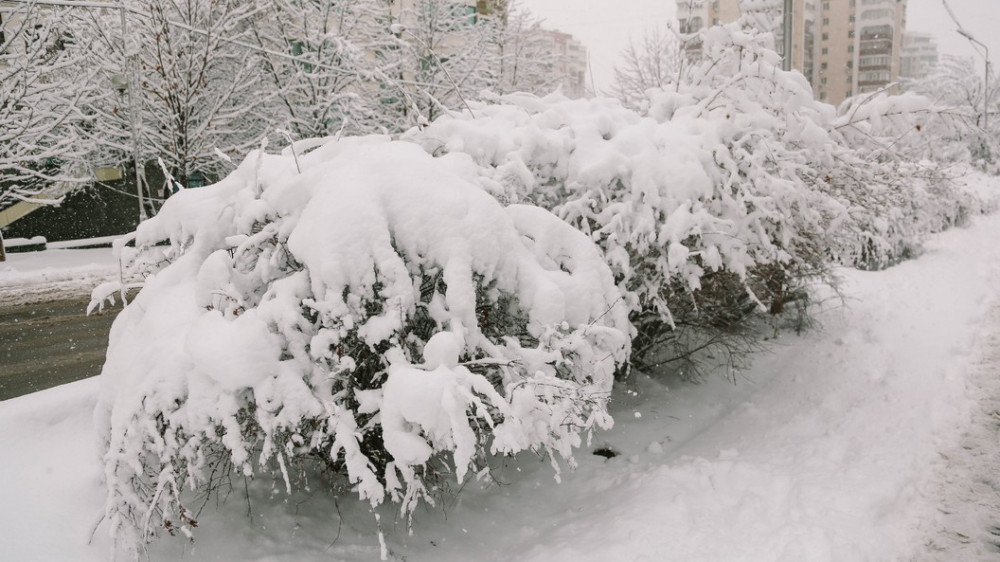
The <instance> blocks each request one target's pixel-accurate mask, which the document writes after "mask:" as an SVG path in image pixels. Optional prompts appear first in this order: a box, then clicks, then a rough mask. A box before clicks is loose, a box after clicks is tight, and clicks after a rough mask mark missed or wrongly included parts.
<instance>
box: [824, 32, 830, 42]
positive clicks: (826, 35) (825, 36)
mask: <svg viewBox="0 0 1000 562" xmlns="http://www.w3.org/2000/svg"><path fill="white" fill-rule="evenodd" d="M823 40H824V41H829V40H830V34H829V33H824V34H823Z"/></svg>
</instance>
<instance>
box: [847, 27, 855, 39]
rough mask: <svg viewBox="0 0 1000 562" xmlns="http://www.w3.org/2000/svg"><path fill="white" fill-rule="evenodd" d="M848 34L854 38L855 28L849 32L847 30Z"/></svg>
mask: <svg viewBox="0 0 1000 562" xmlns="http://www.w3.org/2000/svg"><path fill="white" fill-rule="evenodd" d="M847 36H848V37H849V38H852V39H853V38H854V30H853V29H852V30H850V31H848V32H847Z"/></svg>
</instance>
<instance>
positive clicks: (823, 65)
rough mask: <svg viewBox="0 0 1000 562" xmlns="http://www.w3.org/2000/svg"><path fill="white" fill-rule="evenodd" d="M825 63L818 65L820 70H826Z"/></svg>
mask: <svg viewBox="0 0 1000 562" xmlns="http://www.w3.org/2000/svg"><path fill="white" fill-rule="evenodd" d="M826 67H827V64H826V63H825V62H824V63H822V64H820V65H819V68H820V70H826Z"/></svg>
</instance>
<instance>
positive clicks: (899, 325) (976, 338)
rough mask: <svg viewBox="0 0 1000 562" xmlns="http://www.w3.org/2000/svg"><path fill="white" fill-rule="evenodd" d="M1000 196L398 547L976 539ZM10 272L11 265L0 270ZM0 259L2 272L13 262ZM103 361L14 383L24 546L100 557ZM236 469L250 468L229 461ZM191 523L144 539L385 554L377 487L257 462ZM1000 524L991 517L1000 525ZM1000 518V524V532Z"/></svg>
mask: <svg viewBox="0 0 1000 562" xmlns="http://www.w3.org/2000/svg"><path fill="white" fill-rule="evenodd" d="M998 240H1000V216H993V217H987V218H982V219H979V220H978V221H977V222H976V224H975V225H974V226H972V227H970V228H966V229H958V230H954V231H951V232H948V233H945V234H943V235H940V236H937V237H935V238H934V239H933V240H932V241H931V242H930V243H929V244H928V245H927V251H926V253H925V254H924V255H922V256H921V257H920V258H919V259H917V260H914V261H911V262H907V263H904V264H901V265H899V266H897V267H894V268H892V269H890V270H887V271H884V272H878V273H865V272H856V271H845V272H844V293H845V295H846V296H847V303H846V306H839V303H837V302H836V301H830V302H829V303H828V305H827V310H826V311H825V312H823V313H822V316H821V320H822V323H823V330H822V331H821V332H816V333H811V334H808V335H805V336H802V337H799V336H795V335H791V334H786V335H782V336H781V337H780V338H778V339H777V340H776V342H775V345H774V348H773V349H772V352H771V353H768V354H764V355H761V356H759V357H758V358H757V359H756V361H755V363H754V365H753V367H752V368H751V369H750V370H749V371H747V372H745V373H742V378H741V380H739V381H738V384H736V385H732V384H729V383H727V382H726V381H724V380H722V379H721V378H712V379H709V380H706V381H704V382H702V383H701V384H691V383H685V382H682V381H676V380H667V379H666V378H664V377H647V376H641V375H640V376H636V377H635V380H634V381H633V382H632V383H631V384H630V385H624V386H622V387H621V388H619V389H618V390H617V391H616V396H615V397H616V401H615V404H614V406H613V414H614V415H615V419H616V422H617V423H616V426H615V428H614V429H613V430H611V431H609V432H606V433H603V434H601V435H599V436H598V437H597V439H596V440H595V442H594V444H593V446H592V447H591V448H596V447H598V446H605V445H606V446H609V447H611V448H613V449H615V450H617V451H619V452H620V453H621V455H620V456H618V457H615V458H612V459H608V460H605V459H604V458H602V457H599V456H594V455H590V454H587V452H586V451H582V452H581V453H580V467H579V469H578V470H577V471H576V472H574V473H564V475H563V482H562V484H556V483H555V482H554V481H553V479H552V471H551V469H550V468H549V467H548V466H547V461H544V460H542V459H537V458H533V457H530V456H522V457H519V458H517V459H511V460H509V461H508V462H507V463H506V466H498V467H497V469H496V470H495V472H494V475H495V478H496V481H497V482H496V483H492V484H490V485H488V486H481V485H478V484H474V485H469V486H467V487H466V489H465V490H464V491H463V493H462V494H461V495H460V496H458V497H457V498H453V499H443V500H442V501H439V502H438V505H437V507H436V508H427V509H426V510H424V511H422V512H420V513H418V514H417V518H416V523H415V525H414V530H413V534H412V535H409V534H408V533H407V532H406V527H405V524H404V523H403V522H401V521H396V520H395V518H394V514H393V513H392V512H391V511H385V512H382V514H381V515H382V522H383V528H384V529H385V531H386V540H387V542H388V547H389V550H390V558H394V559H398V560H408V561H411V562H414V561H424V560H427V561H430V560H434V561H435V562H438V561H440V562H447V561H458V560H539V561H541V560H545V561H560V560H567V561H569V560H573V561H577V560H594V561H598V560H600V561H604V560H656V561H664V560H678V561H699V560H713V561H719V560H734V561H736V560H740V561H746V560H751V561H758V560H760V561H786V560H787V561H803V560H806V561H842V560H851V561H861V560H872V561H890V560H914V559H916V560H959V559H961V560H976V559H988V558H989V557H991V556H993V557H995V556H996V549H995V548H994V547H993V546H992V545H991V544H990V541H994V540H996V537H993V534H992V533H991V527H992V525H995V524H996V523H995V521H996V520H995V519H991V517H992V518H995V517H996V515H997V513H998V512H997V506H998V505H1000V494H998V491H997V490H998V489H1000V483H998V479H1000V478H998V474H997V471H996V466H998V463H997V458H998V453H997V447H998V445H997V438H996V427H997V421H996V420H995V419H993V418H992V417H991V416H992V415H993V414H994V413H995V412H996V410H997V408H998V404H1000V388H998V386H1000V385H998V383H997V381H996V380H995V379H996V376H995V375H996V372H997V371H998V369H1000V352H998V344H997V341H998V335H1000V312H998V309H997V308H992V310H991V307H993V306H994V305H996V304H998V302H1000V301H998V299H997V296H998V294H1000V245H998V244H997V241H998ZM0 275H2V274H0ZM2 278H3V277H0V279H2ZM99 383H100V381H99V380H98V379H91V380H87V381H82V382H79V383H73V384H70V385H66V386H64V387H60V388H57V389H53V390H50V391H45V392H41V393H37V394H34V395H30V396H26V397H22V398H17V399H13V400H9V401H6V402H4V403H2V404H0V456H2V457H3V458H4V459H5V462H4V463H2V464H0V497H2V498H3V499H4V504H3V505H4V506H3V508H2V509H0V541H2V544H3V545H4V550H3V552H4V556H5V557H10V559H12V560H70V559H71V560H81V561H88V560H95V561H97V560H107V559H108V558H109V549H110V547H109V539H108V538H107V534H106V529H105V528H104V527H103V526H102V527H98V529H97V532H96V534H95V535H94V537H95V538H94V541H93V544H92V545H89V546H88V539H89V537H90V534H91V531H92V529H93V525H94V524H95V522H96V521H97V517H98V516H99V514H100V513H101V510H102V502H103V492H102V489H101V485H100V481H99V470H100V469H99V464H98V462H97V461H98V459H97V457H96V443H97V438H96V437H95V436H93V435H92V429H91V426H90V415H91V414H90V412H91V410H92V408H93V404H94V400H95V395H96V390H97V386H98V385H99ZM234 480H235V477H234ZM234 484H237V487H236V489H235V490H234V492H233V493H232V494H231V495H230V496H229V498H228V501H227V502H225V503H224V504H222V505H221V506H218V507H217V506H216V504H215V503H214V502H213V503H212V504H210V505H208V506H206V507H205V509H204V511H203V512H202V513H201V515H200V517H199V521H200V525H199V528H198V529H197V532H196V534H195V538H196V541H195V542H194V543H193V544H191V543H188V542H187V541H185V540H183V539H176V538H170V537H164V538H162V539H161V540H160V541H159V542H157V543H154V544H153V545H152V547H151V549H150V552H149V556H150V560H153V561H163V560H197V561H209V560H259V561H265V560H266V561H269V562H270V561H292V560H295V561H306V562H307V561H313V560H316V561H319V560H347V561H351V560H374V559H377V556H378V552H379V546H378V542H377V538H376V535H375V532H374V529H373V521H374V518H373V516H372V515H371V514H370V513H369V512H368V510H367V507H366V506H365V505H363V504H361V503H359V502H357V501H356V500H353V499H351V497H350V494H344V497H342V498H341V499H340V500H339V501H334V500H333V499H332V498H331V497H330V496H329V495H327V494H324V493H323V491H322V487H323V483H322V482H321V481H317V482H314V483H313V490H314V492H313V493H312V494H307V493H303V494H296V495H294V496H291V497H288V496H286V495H285V493H284V491H283V490H282V488H283V487H282V486H278V487H277V488H274V487H272V486H271V484H270V483H269V482H260V481H258V482H254V483H251V484H250V485H249V498H248V495H247V493H246V492H244V489H243V482H242V480H240V481H238V482H234ZM992 531H994V532H996V531H997V530H996V529H992ZM991 537H992V538H991Z"/></svg>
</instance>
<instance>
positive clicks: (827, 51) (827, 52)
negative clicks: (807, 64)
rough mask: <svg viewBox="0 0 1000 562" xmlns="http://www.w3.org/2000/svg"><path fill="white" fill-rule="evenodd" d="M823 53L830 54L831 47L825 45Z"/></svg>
mask: <svg viewBox="0 0 1000 562" xmlns="http://www.w3.org/2000/svg"><path fill="white" fill-rule="evenodd" d="M823 54H824V55H828V54H830V49H827V48H826V47H823Z"/></svg>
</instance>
